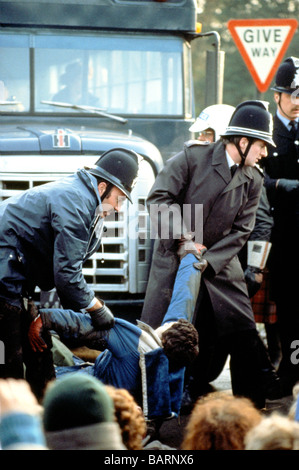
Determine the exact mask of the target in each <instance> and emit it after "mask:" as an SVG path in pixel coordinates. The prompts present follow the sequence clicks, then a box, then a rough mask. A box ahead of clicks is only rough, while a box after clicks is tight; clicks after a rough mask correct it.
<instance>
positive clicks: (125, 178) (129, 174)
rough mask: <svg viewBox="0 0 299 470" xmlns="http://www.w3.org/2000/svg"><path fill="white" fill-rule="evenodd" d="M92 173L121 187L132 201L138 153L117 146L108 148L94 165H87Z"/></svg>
mask: <svg viewBox="0 0 299 470" xmlns="http://www.w3.org/2000/svg"><path fill="white" fill-rule="evenodd" d="M85 169H86V170H88V171H89V172H90V173H91V174H92V175H94V176H96V177H97V178H102V179H104V180H105V181H108V182H109V183H111V184H113V185H114V186H116V187H117V188H119V189H120V190H121V191H122V192H123V193H124V194H125V196H126V197H127V198H128V199H129V201H130V202H132V199H131V191H132V189H133V187H134V185H135V182H136V178H137V174H138V154H137V153H136V152H134V151H133V150H128V149H125V148H115V149H111V150H108V151H107V152H105V153H103V155H102V156H101V157H100V158H99V159H98V160H97V161H96V163H95V164H94V165H93V166H92V167H85Z"/></svg>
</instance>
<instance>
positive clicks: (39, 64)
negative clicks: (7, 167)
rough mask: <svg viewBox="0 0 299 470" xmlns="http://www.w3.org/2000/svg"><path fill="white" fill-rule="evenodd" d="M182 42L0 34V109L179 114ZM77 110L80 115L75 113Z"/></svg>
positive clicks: (138, 38) (119, 37)
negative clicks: (100, 110)
mask: <svg viewBox="0 0 299 470" xmlns="http://www.w3.org/2000/svg"><path fill="white" fill-rule="evenodd" d="M183 44H184V41H183V39H180V38H171V37H166V36H161V37H157V36H155V37H153V36H144V35H143V36H141V35H137V34H136V35H134V36H131V37H130V36H128V35H126V36H125V35H119V36H113V37H112V36H109V37H107V36H105V37H101V36H97V37H95V36H91V35H86V34H85V35H83V34H82V36H78V35H76V36H72V35H62V34H57V35H53V34H46V33H43V34H36V35H33V34H20V35H16V34H2V35H0V54H1V62H0V111H1V112H5V113H18V112H26V113H28V112H31V113H35V112H36V113H50V114H52V113H78V109H74V108H68V107H65V106H61V107H59V106H51V104H49V103H43V102H44V101H48V102H49V101H54V102H58V103H70V104H72V105H85V106H94V107H97V108H100V109H102V110H103V111H107V112H109V113H115V114H130V115H135V114H138V115H173V116H182V114H183V105H184V103H183V102H184V100H183V96H184V83H183V69H184V65H183ZM81 112H82V110H81Z"/></svg>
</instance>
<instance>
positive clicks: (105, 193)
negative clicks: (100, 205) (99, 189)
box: [101, 183, 113, 201]
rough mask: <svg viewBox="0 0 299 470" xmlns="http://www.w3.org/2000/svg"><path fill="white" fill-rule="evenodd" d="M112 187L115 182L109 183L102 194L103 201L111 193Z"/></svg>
mask: <svg viewBox="0 0 299 470" xmlns="http://www.w3.org/2000/svg"><path fill="white" fill-rule="evenodd" d="M112 188H113V184H112V183H107V187H106V189H105V191H104V192H103V194H102V196H101V201H104V199H105V197H107V196H108V194H109V193H110V191H111V189H112Z"/></svg>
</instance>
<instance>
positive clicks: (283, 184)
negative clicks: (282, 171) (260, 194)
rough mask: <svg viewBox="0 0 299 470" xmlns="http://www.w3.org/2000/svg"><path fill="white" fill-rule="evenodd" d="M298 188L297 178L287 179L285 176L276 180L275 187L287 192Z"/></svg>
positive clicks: (298, 181)
mask: <svg viewBox="0 0 299 470" xmlns="http://www.w3.org/2000/svg"><path fill="white" fill-rule="evenodd" d="M298 188H299V180H288V179H286V178H281V179H279V180H278V181H277V189H282V190H283V191H286V192H287V193H290V192H291V191H294V190H295V189H298Z"/></svg>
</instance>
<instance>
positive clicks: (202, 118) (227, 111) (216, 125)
mask: <svg viewBox="0 0 299 470" xmlns="http://www.w3.org/2000/svg"><path fill="white" fill-rule="evenodd" d="M234 110H235V108H234V107H233V106H230V105H228V104H213V105H212V106H208V107H207V108H205V109H204V110H203V111H202V112H201V113H200V114H199V116H198V118H197V119H196V121H195V122H194V123H193V124H192V126H191V127H189V131H190V132H202V131H204V130H206V129H209V128H211V129H213V131H214V132H215V140H218V139H219V137H220V135H221V134H222V133H223V132H224V131H225V129H226V127H227V125H228V123H229V120H230V118H231V116H232V114H233V112H234Z"/></svg>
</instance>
